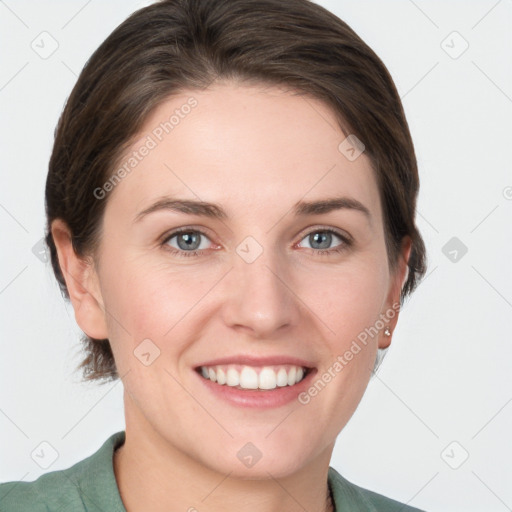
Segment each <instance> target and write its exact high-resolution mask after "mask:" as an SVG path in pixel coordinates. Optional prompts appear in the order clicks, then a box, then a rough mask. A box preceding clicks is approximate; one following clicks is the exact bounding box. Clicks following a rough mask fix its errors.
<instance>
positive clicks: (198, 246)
mask: <svg viewBox="0 0 512 512" xmlns="http://www.w3.org/2000/svg"><path fill="white" fill-rule="evenodd" d="M205 240H209V238H208V237H207V236H206V235H205V234H204V233H203V232H202V231H198V230H196V229H190V228H183V229H179V230H176V231H174V232H173V233H171V234H170V235H169V236H167V237H166V238H165V240H164V241H163V242H162V245H163V246H165V247H166V248H167V249H168V250H170V251H171V253H172V254H175V255H177V256H198V255H201V253H202V251H204V250H205V249H208V245H209V244H208V243H207V242H205Z"/></svg>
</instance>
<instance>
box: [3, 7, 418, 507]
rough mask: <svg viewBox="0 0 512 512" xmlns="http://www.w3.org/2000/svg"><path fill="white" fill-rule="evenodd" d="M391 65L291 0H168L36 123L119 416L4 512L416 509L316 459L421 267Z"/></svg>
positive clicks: (86, 327) (410, 170) (63, 240)
mask: <svg viewBox="0 0 512 512" xmlns="http://www.w3.org/2000/svg"><path fill="white" fill-rule="evenodd" d="M418 186H419V183H418V172H417V165H416V159H415V154H414V148H413V144H412V141H411V137H410V133H409V130H408V126H407V122H406V119H405V116H404V112H403V109H402V105H401V103H400V99H399V96H398V94H397V91H396V88H395V86H394V84H393V81H392V79H391V77H390V75H389V73H388V71H387V70H386V68H385V66H384V65H383V63H382V62H381V61H380V60H379V58H378V57H377V56H376V55H375V54H374V52H373V51H372V50H371V49H370V48H369V47H368V46H367V45H366V44H365V43H364V42H363V41H362V40H361V39H360V38H359V37H358V36H357V35H356V34H355V33H354V32H353V31H352V30H351V29H350V28H349V27H348V26H347V25H346V24H345V23H344V22H343V21H341V20H340V19H338V18H337V17H336V16H334V15H333V14H331V13H330V12H328V11H327V10H325V9H323V8H321V7H320V6H318V5H316V4H314V3H311V2H309V1H306V0H293V1H289V2H282V1H280V0H229V1H228V0H215V1H212V0H181V1H178V0H167V1H165V0H164V1H162V2H160V3H157V4H155V5H152V6H150V7H147V8H144V9H142V10H140V11H138V12H136V13H134V14H133V15H132V16H130V17H129V18H128V19H127V20H126V21H125V22H124V23H122V24H121V25H120V26H119V27H118V28H117V29H116V30H115V31H114V32H113V33H112V34H111V35H110V36H109V37H108V38H107V40H106V41H105V42H104V43H103V44H102V45H101V46H100V48H98V50H97V51H96V52H95V53H94V55H93V56H92V57H91V59H90V60H89V62H88V63H87V65H86V66H85V68H84V70H83V71H82V73H81V75H80V77H79V79H78V82H77V84H76V86H75V88H74V90H73V92H72V94H71V96H70V98H69V99H68V102H67V104H66V107H65V109H64V112H63V114H62V116H61V119H60V121H59V125H58V129H57V132H56V138H55V145H54V149H53V153H52V157H51V161H50V168H49V174H48V178H47V186H46V207H47V222H48V229H47V237H46V241H47V244H48V246H49V249H50V253H51V258H52V265H53V269H54V272H55V275H56V277H57V279H58V281H59V283H60V285H61V287H62V290H63V293H64V294H65V295H66V296H67V297H68V298H69V299H70V300H71V303H72V305H73V308H74V311H75V316H76V320H77V322H78V324H79V326H80V327H81V329H82V330H83V331H84V333H85V338H84V342H85V349H86V351H87V354H86V358H85V359H84V361H83V363H82V365H81V367H82V368H83V370H84V375H85V378H87V379H91V380H93V379H103V380H105V379H107V380H108V379H117V378H121V379H122V382H123V386H124V407H125V419H126V430H125V431H122V432H118V433H116V434H114V435H112V436H111V437H110V438H109V439H108V440H106V441H105V443H104V444H103V446H102V447H101V448H100V449H99V450H98V451H97V452H96V453H95V454H93V455H92V456H90V457H88V458H87V459H85V460H83V461H81V462H79V463H77V464H76V465H75V466H73V467H71V468H68V469H66V470H61V471H53V472H50V473H47V474H45V475H43V476H41V477H40V478H39V479H38V480H36V481H35V482H30V483H26V482H10V483H6V484H2V485H0V508H1V510H2V511H9V512H14V511H25V510H31V511H33V510H45V511H48V510H51V511H54V510H55V511H56V510H73V511H75V510H76V511H78V510H84V511H85V510H87V511H90V510H104V511H107V510H108V511H110V510H120V511H123V510H128V511H139V510H141V511H142V510H151V511H156V512H158V511H160V510H162V511H163V510H166V511H168V510H189V511H192V510H198V511H201V510H210V511H215V510H226V509H228V510H230V509H237V510H246V511H250V510H251V511H252V510H258V511H267V510H268V511H270V510H286V511H292V510H311V511H313V510H322V511H323V510H326V511H330V510H338V511H341V510H343V511H345V510H358V511H361V510H379V511H381V510H403V511H405V510H417V509H413V508H411V507H408V506H407V505H404V504H401V503H399V502H397V501H394V500H392V499H391V498H388V497H385V496H382V495H379V494H376V493H373V492H371V491H369V490H366V489H362V488H361V487H358V486H356V485H354V484H353V483H351V482H349V481H347V480H346V479H344V478H343V477H342V476H341V475H340V474H339V473H338V472H336V471H335V470H334V468H331V467H330V466H329V461H330V458H331V454H332V450H333V448H334V444H335V440H336V437H337V435H338V434H339V433H340V431H341V430H342V429H343V428H344V426H345V425H346V424H347V422H348V420H349V419H350V417H351V416H352V414H353V413H354V411H355V409H356V407H357V405H358V404H359V402H360V400H361V398H362V396H363V394H364V391H365V389H366V387H367V384H368V381H369V379H370V377H371V375H372V370H373V369H374V368H375V365H376V362H377V360H378V357H377V356H378V351H379V350H385V349H386V348H387V347H388V346H389V344H390V342H391V338H392V333H393V329H394V327H395V326H396V323H397V321H398V315H399V308H400V304H401V303H403V300H404V299H405V297H406V296H407V295H408V294H409V293H411V292H412V291H413V290H414V288H415V287H416V285H417V283H418V280H419V279H420V278H421V277H422V276H423V274H424V272H425V248H424V244H423V241H422V238H421V236H420V234H419V232H418V230H417V227H416V225H415V221H414V215H415V205H416V198H417V193H418Z"/></svg>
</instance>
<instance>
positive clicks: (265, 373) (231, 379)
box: [195, 364, 314, 391]
mask: <svg viewBox="0 0 512 512" xmlns="http://www.w3.org/2000/svg"><path fill="white" fill-rule="evenodd" d="M313 370H314V368H309V367H306V366H299V365H293V364H279V365H267V366H249V365H241V364H221V365H212V366H198V367H197V368H195V371H196V372H197V373H198V374H199V375H200V376H201V377H202V378H203V379H205V380H209V381H211V382H215V383H217V384H219V385H221V386H226V387H229V388H234V389H238V390H251V391H255V390H259V391H272V390H276V389H279V388H286V387H293V386H295V385H296V384H298V383H300V382H302V381H303V380H304V379H305V378H306V377H307V376H308V375H309V374H310V373H311V372H312V371H313Z"/></svg>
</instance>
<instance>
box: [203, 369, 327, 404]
mask: <svg viewBox="0 0 512 512" xmlns="http://www.w3.org/2000/svg"><path fill="white" fill-rule="evenodd" d="M316 372H317V370H316V369H313V370H311V371H310V372H309V373H308V374H307V375H306V377H304V379H302V380H301V381H300V382H299V383H298V384H294V385H293V386H283V387H277V388H275V389H269V390H257V389H237V388H234V387H231V386H227V385H226V384H217V383H216V382H213V381H211V380H209V379H205V378H204V377H203V376H201V375H200V374H199V373H198V372H197V371H194V373H195V374H196V375H197V378H198V379H200V380H201V382H202V383H203V384H204V385H205V386H206V387H207V388H208V389H209V390H210V391H211V392H212V393H214V394H215V395H216V396H218V397H219V398H222V399H223V400H225V401H226V402H228V403H230V404H231V405H236V406H237V407H253V408H260V409H270V408H273V407H281V406H283V405H286V404H289V403H290V402H293V401H294V400H297V397H298V396H299V395H300V393H303V392H304V391H306V389H307V388H308V387H309V386H310V385H311V384H310V383H311V380H312V379H313V377H314V375H315V374H316Z"/></svg>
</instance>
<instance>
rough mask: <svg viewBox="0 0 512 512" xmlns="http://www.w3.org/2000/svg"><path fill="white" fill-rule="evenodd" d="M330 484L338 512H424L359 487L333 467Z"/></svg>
mask: <svg viewBox="0 0 512 512" xmlns="http://www.w3.org/2000/svg"><path fill="white" fill-rule="evenodd" d="M329 484H330V486H331V490H332V493H333V498H334V505H335V508H336V511H342V510H343V511H345V510H347V511H352V510H354V511H358V512H362V511H366V512H423V511H421V510H420V509H418V508H414V507H410V506H409V505H406V504H404V503H400V502H399V501H396V500H393V499H391V498H388V497H387V496H383V495H382V494H378V493H376V492H373V491H370V490H368V489H364V488H363V487H359V486H358V485H355V484H353V483H352V482H350V481H348V480H347V479H346V478H344V477H343V476H341V475H340V474H339V473H338V472H337V471H336V470H335V469H334V468H333V467H329Z"/></svg>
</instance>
